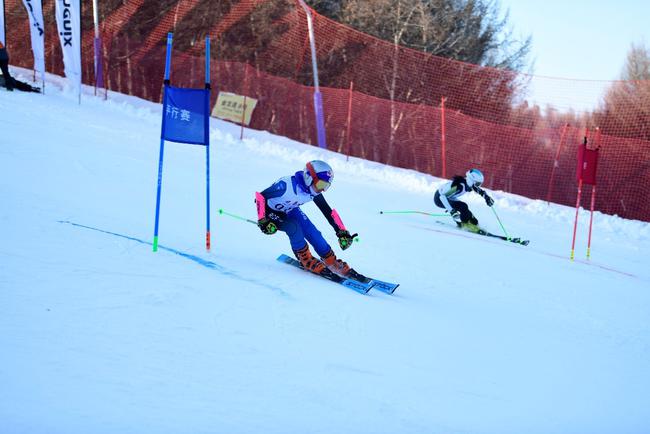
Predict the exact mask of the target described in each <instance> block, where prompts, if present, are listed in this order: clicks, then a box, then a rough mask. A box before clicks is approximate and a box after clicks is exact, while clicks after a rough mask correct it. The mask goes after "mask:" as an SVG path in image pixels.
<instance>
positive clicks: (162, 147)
mask: <svg viewBox="0 0 650 434" xmlns="http://www.w3.org/2000/svg"><path fill="white" fill-rule="evenodd" d="M171 53H172V34H171V33H167V57H166V58H165V81H164V87H163V113H162V126H161V128H160V154H159V158H158V188H157V191H156V220H155V223H154V230H153V251H154V252H157V251H158V223H159V221H160V192H161V190H162V170H163V154H164V151H165V118H166V116H165V110H166V108H167V98H166V94H167V87H168V86H169V76H170V67H171Z"/></svg>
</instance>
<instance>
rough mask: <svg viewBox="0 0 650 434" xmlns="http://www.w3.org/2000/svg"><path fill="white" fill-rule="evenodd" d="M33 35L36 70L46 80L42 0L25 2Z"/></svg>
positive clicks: (27, 0) (24, 0) (26, 0)
mask: <svg viewBox="0 0 650 434" xmlns="http://www.w3.org/2000/svg"><path fill="white" fill-rule="evenodd" d="M23 4H24V5H25V9H27V14H28V15H29V25H30V30H31V34H32V52H33V53H34V70H36V71H38V72H40V73H41V80H45V27H43V7H42V4H41V0H23Z"/></svg>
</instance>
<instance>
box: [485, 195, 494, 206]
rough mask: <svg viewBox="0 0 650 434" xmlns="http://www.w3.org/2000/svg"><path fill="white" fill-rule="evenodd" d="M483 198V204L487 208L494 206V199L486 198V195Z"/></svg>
mask: <svg viewBox="0 0 650 434" xmlns="http://www.w3.org/2000/svg"><path fill="white" fill-rule="evenodd" d="M483 197H484V198H485V203H486V204H487V206H492V205H494V199H492V198H491V197H490V196H488V195H487V194H486V195H485V196H483Z"/></svg>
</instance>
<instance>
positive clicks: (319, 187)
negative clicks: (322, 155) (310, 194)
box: [307, 163, 331, 193]
mask: <svg viewBox="0 0 650 434" xmlns="http://www.w3.org/2000/svg"><path fill="white" fill-rule="evenodd" d="M307 169H308V170H309V174H310V175H311V179H312V183H311V185H312V187H314V190H316V191H317V192H318V193H321V192H323V191H325V190H327V189H328V188H330V185H331V183H330V182H328V181H325V180H323V179H319V178H318V174H317V173H316V170H314V166H312V165H311V163H307Z"/></svg>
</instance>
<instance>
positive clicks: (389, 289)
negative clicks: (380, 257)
mask: <svg viewBox="0 0 650 434" xmlns="http://www.w3.org/2000/svg"><path fill="white" fill-rule="evenodd" d="M370 281H371V282H372V283H374V286H373V288H374V289H378V290H380V291H383V292H385V293H386V294H392V293H393V292H395V290H396V289H397V287H398V286H399V283H390V282H384V281H383V280H377V279H370Z"/></svg>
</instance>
